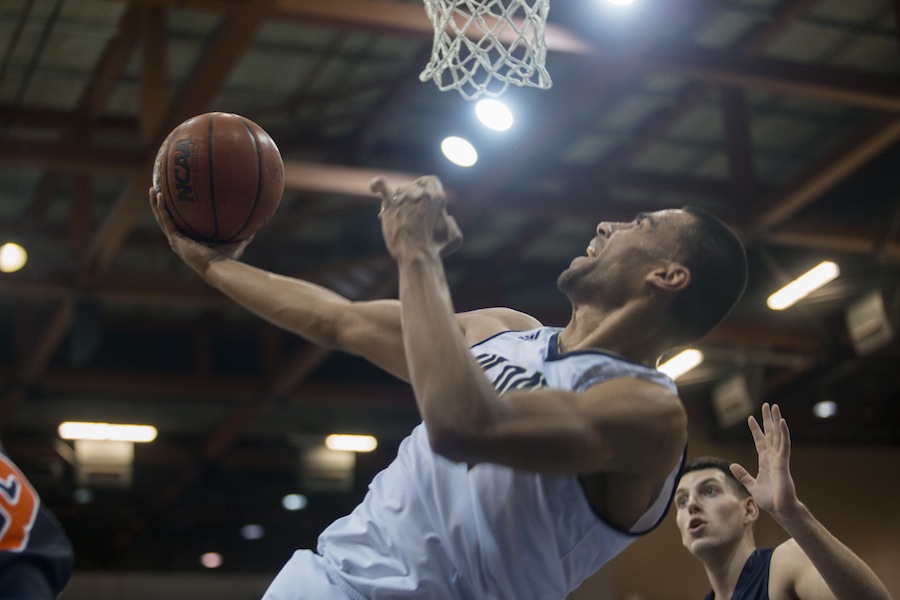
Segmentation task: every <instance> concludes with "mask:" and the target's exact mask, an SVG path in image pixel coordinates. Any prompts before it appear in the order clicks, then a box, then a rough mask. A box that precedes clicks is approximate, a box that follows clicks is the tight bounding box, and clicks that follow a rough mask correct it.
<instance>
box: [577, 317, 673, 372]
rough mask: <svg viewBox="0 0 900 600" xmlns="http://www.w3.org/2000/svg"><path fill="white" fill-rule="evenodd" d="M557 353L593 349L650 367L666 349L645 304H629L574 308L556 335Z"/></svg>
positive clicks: (658, 329)
mask: <svg viewBox="0 0 900 600" xmlns="http://www.w3.org/2000/svg"><path fill="white" fill-rule="evenodd" d="M559 343H560V350H562V351H563V352H571V351H573V350H586V349H596V350H605V351H607V352H613V353H615V354H619V355H621V356H623V357H625V358H627V359H629V360H632V361H634V362H638V363H641V364H644V365H647V366H650V367H655V366H656V360H657V358H658V357H659V356H660V355H661V354H662V353H663V352H665V351H666V350H667V349H668V348H669V346H670V343H669V340H667V339H664V336H663V335H662V333H661V329H660V328H659V327H658V320H657V319H655V318H653V316H651V314H649V312H648V310H647V305H646V304H642V303H638V302H635V303H630V304H627V305H625V306H622V307H618V308H615V309H606V308H599V307H596V306H590V305H580V306H573V308H572V318H571V319H570V320H569V324H568V325H566V328H565V330H563V332H562V333H561V334H560V336H559Z"/></svg>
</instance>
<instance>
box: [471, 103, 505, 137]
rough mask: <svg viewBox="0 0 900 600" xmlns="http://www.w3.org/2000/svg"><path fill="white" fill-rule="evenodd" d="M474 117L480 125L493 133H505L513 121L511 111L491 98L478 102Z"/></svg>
mask: <svg viewBox="0 0 900 600" xmlns="http://www.w3.org/2000/svg"><path fill="white" fill-rule="evenodd" d="M475 115H476V116H477V117H478V120H479V121H481V123H482V125H484V126H485V127H487V128H489V129H493V130H494V131H506V130H507V129H509V128H510V127H512V124H513V121H514V119H513V114H512V111H511V110H509V108H508V107H507V106H506V105H505V104H504V103H502V102H500V101H499V100H495V99H493V98H488V99H485V100H479V101H478V104H476V105H475Z"/></svg>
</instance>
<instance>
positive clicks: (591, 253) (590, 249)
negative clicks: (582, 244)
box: [587, 246, 597, 258]
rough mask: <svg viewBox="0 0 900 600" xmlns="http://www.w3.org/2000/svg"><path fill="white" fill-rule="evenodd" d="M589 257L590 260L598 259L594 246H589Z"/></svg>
mask: <svg viewBox="0 0 900 600" xmlns="http://www.w3.org/2000/svg"><path fill="white" fill-rule="evenodd" d="M587 255H588V256H589V257H590V258H596V257H597V251H596V250H594V247H593V246H588V247H587Z"/></svg>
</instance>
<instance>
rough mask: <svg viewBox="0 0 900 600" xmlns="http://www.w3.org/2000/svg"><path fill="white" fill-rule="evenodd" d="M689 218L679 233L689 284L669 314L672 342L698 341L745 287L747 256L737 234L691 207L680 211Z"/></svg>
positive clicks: (732, 305) (731, 305)
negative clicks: (688, 272)
mask: <svg viewBox="0 0 900 600" xmlns="http://www.w3.org/2000/svg"><path fill="white" fill-rule="evenodd" d="M682 210H684V211H685V212H686V213H688V214H690V215H691V216H692V217H694V218H693V220H692V223H691V224H690V225H688V226H687V227H685V228H684V229H683V230H682V238H681V239H682V242H681V246H682V252H683V254H682V257H681V260H682V261H683V263H684V266H685V267H687V268H688V269H689V270H690V272H691V282H690V285H689V286H688V287H687V289H685V290H684V292H682V293H680V294H678V295H677V297H676V299H675V301H674V303H673V305H672V307H671V312H670V317H671V318H672V321H673V326H674V328H675V329H674V331H675V335H676V339H677V341H678V342H679V343H682V344H687V343H690V342H693V341H695V340H698V339H700V338H701V337H703V336H704V335H706V334H707V333H709V332H710V331H711V330H712V329H713V327H715V326H716V325H718V324H719V322H721V321H722V319H724V318H725V317H726V316H727V315H728V313H730V312H731V309H732V308H734V305H735V304H737V301H738V300H739V299H740V297H741V295H743V293H744V289H745V288H746V287H747V253H746V251H745V250H744V245H743V244H742V243H741V240H740V239H739V238H738V236H737V235H735V233H734V232H733V231H732V230H731V229H730V228H729V227H728V226H727V225H726V224H725V223H724V222H722V221H721V220H720V219H719V218H718V217H716V216H715V215H713V214H712V213H710V212H708V211H706V210H704V209H702V208H698V207H695V206H685V207H684V208H682Z"/></svg>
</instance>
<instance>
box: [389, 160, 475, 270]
mask: <svg viewBox="0 0 900 600" xmlns="http://www.w3.org/2000/svg"><path fill="white" fill-rule="evenodd" d="M371 188H372V191H373V192H375V193H376V194H378V195H379V196H381V212H380V213H379V214H378V216H379V218H380V219H381V230H382V234H383V235H384V241H385V244H386V245H387V249H388V252H390V253H391V256H393V257H394V258H395V259H400V258H402V257H404V256H413V255H414V254H415V253H416V252H421V251H424V252H427V253H429V254H432V255H434V256H446V255H448V254H450V253H452V252H455V251H456V250H458V249H459V247H460V246H461V245H462V232H461V231H460V230H459V226H458V225H457V224H456V220H455V219H454V218H453V217H451V216H450V215H448V214H447V200H446V198H445V197H444V188H443V186H442V185H441V181H440V180H439V179H438V178H437V177H434V176H428V177H420V178H418V179H417V180H415V181H414V182H413V183H410V184H407V185H401V186H400V187H398V188H397V189H396V190H394V191H393V192H392V191H391V190H390V189H389V188H388V186H387V183H386V182H385V181H384V179H382V178H380V177H379V178H377V179H374V180H373V181H372V183H371Z"/></svg>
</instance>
